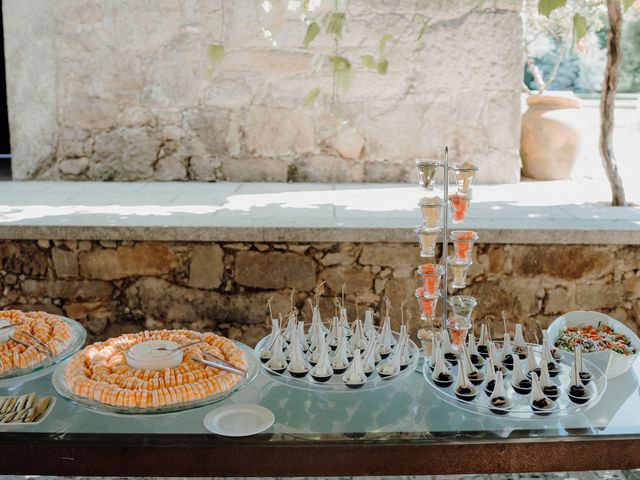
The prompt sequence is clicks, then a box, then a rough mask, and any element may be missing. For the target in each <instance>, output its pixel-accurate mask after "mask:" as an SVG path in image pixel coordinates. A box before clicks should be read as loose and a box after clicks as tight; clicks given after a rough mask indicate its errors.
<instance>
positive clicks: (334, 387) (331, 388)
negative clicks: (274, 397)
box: [255, 332, 420, 394]
mask: <svg viewBox="0 0 640 480" xmlns="http://www.w3.org/2000/svg"><path fill="white" fill-rule="evenodd" d="M392 333H393V335H394V337H396V339H397V338H398V333H397V332H392ZM270 338H271V335H267V336H266V337H264V338H263V339H262V340H260V341H259V342H258V344H257V345H256V348H255V351H256V352H259V351H260V350H262V348H264V347H265V346H267V345H269V342H270ZM409 347H410V349H411V353H410V355H411V362H410V363H409V364H408V365H407V366H406V368H404V369H403V370H401V371H400V373H398V374H396V375H392V376H389V377H381V376H380V375H379V374H378V372H377V371H375V370H374V371H373V372H372V373H371V375H369V377H367V382H366V383H365V384H364V385H363V386H361V387H359V388H357V389H353V388H349V387H347V385H346V384H345V383H344V381H343V376H344V373H340V374H333V375H332V376H331V378H330V379H329V380H328V381H326V382H317V381H315V380H314V379H313V378H312V377H311V375H310V374H307V375H306V376H304V377H302V378H296V377H293V376H292V375H291V374H290V373H289V372H288V371H287V370H285V371H284V372H283V373H278V372H274V371H273V370H270V369H269V368H268V367H267V366H266V365H265V364H264V363H263V364H262V367H263V369H264V371H265V372H266V373H267V374H268V376H269V378H271V379H273V380H275V381H277V382H279V383H282V384H284V385H287V386H290V387H294V388H301V389H304V390H314V391H319V392H334V393H353V394H357V393H358V392H363V391H371V390H376V389H378V388H381V387H385V386H387V385H390V384H393V383H396V382H400V381H402V379H405V378H407V377H408V376H409V375H411V374H412V373H413V372H414V371H415V370H416V367H417V366H418V361H419V359H420V350H419V348H418V347H417V346H416V344H415V343H414V342H413V341H411V339H409ZM333 353H334V352H331V351H330V352H329V356H330V358H333ZM387 358H388V357H387ZM384 361H385V360H382V362H384ZM349 363H351V362H349Z"/></svg>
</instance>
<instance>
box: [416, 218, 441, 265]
mask: <svg viewBox="0 0 640 480" xmlns="http://www.w3.org/2000/svg"><path fill="white" fill-rule="evenodd" d="M415 232H416V234H417V235H418V241H419V242H420V256H421V257H435V256H436V244H437V242H438V235H440V234H441V233H442V228H427V227H425V226H424V225H420V226H419V227H416V229H415Z"/></svg>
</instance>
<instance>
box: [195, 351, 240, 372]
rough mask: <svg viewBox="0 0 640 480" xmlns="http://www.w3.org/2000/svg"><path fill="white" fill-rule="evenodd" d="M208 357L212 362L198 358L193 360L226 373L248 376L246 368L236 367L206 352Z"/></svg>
mask: <svg viewBox="0 0 640 480" xmlns="http://www.w3.org/2000/svg"><path fill="white" fill-rule="evenodd" d="M204 355H205V356H206V357H209V358H210V359H211V360H205V359H204V358H198V357H195V356H192V357H191V360H194V361H196V362H200V363H202V364H203V365H206V366H207V367H213V368H217V369H219V370H224V371H225V372H229V373H235V374H236V375H241V376H243V377H246V376H247V371H246V370H245V369H244V368H240V367H236V366H235V365H232V364H230V363H229V362H227V361H226V360H225V359H224V358H220V357H218V356H217V355H214V354H213V353H207V352H204Z"/></svg>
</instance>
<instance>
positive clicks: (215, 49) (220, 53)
mask: <svg viewBox="0 0 640 480" xmlns="http://www.w3.org/2000/svg"><path fill="white" fill-rule="evenodd" d="M207 54H208V55H209V58H210V59H211V60H212V61H214V62H219V61H220V60H222V57H224V45H221V44H219V43H213V44H211V45H209V48H208V50H207Z"/></svg>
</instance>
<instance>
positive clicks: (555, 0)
mask: <svg viewBox="0 0 640 480" xmlns="http://www.w3.org/2000/svg"><path fill="white" fill-rule="evenodd" d="M566 4H567V0H540V1H539V2H538V13H539V14H540V15H544V16H545V17H547V18H549V15H551V12H553V11H554V10H555V9H556V8H561V7H564V6H565V5H566Z"/></svg>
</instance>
